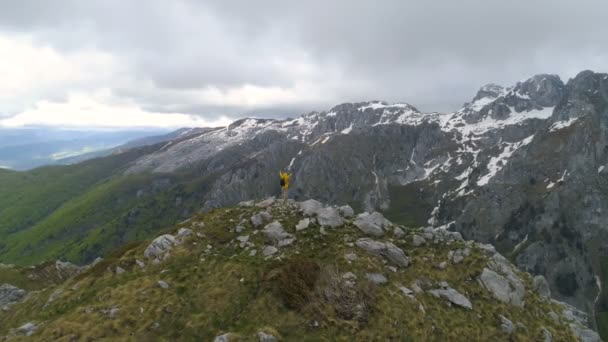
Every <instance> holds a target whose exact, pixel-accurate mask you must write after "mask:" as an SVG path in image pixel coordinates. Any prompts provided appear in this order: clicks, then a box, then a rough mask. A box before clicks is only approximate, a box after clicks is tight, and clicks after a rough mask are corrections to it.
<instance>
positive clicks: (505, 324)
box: [498, 315, 515, 335]
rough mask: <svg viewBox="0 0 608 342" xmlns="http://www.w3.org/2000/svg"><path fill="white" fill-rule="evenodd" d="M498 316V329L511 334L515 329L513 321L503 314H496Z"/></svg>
mask: <svg viewBox="0 0 608 342" xmlns="http://www.w3.org/2000/svg"><path fill="white" fill-rule="evenodd" d="M498 318H499V319H500V329H501V330H502V331H503V332H505V333H506V334H509V335H511V334H512V333H513V332H514V331H515V326H514V325H513V322H511V321H510V320H509V319H508V318H507V317H505V316H503V315H498Z"/></svg>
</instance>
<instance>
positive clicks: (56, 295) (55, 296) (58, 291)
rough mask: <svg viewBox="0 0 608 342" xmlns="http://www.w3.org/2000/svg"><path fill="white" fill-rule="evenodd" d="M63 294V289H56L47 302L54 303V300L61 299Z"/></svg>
mask: <svg viewBox="0 0 608 342" xmlns="http://www.w3.org/2000/svg"><path fill="white" fill-rule="evenodd" d="M61 294H63V290H62V289H56V290H55V291H53V293H51V295H50V296H49V300H48V301H47V304H48V303H52V302H54V301H56V300H57V299H59V297H61Z"/></svg>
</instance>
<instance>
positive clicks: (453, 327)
mask: <svg viewBox="0 0 608 342" xmlns="http://www.w3.org/2000/svg"><path fill="white" fill-rule="evenodd" d="M55 266H56V267H46V268H45V267H44V266H43V267H37V268H34V269H30V268H27V269H19V268H17V267H10V266H2V268H0V272H1V273H0V276H3V277H4V278H6V277H7V276H6V274H9V273H12V274H13V279H15V280H16V281H18V282H19V283H20V284H19V285H20V286H22V287H26V286H31V285H27V283H28V281H27V280H26V279H29V280H30V283H32V282H33V281H32V280H33V279H35V282H36V283H38V284H39V285H38V286H37V287H36V286H34V287H30V288H28V290H33V291H30V292H29V293H28V294H27V295H26V294H24V293H23V292H19V291H18V290H16V289H13V290H12V294H13V295H14V296H16V297H18V299H16V300H14V301H15V302H14V303H12V304H9V305H8V306H6V307H5V308H4V310H1V311H0V336H7V338H9V339H10V340H15V341H18V340H21V339H23V338H24V337H25V336H30V339H32V340H40V341H48V340H55V341H61V340H96V339H107V340H151V339H162V340H183V341H200V340H205V341H210V340H213V339H215V341H258V340H259V341H276V340H278V341H324V340H325V341H335V340H345V341H346V340H353V339H355V340H405V341H410V340H411V341H421V340H424V341H448V340H449V341H470V340H475V341H490V340H491V341H503V340H504V341H531V340H535V341H575V340H576V337H575V336H578V337H579V338H581V339H582V340H584V341H599V338H598V337H597V335H596V334H595V333H594V332H593V331H591V330H589V329H586V328H584V327H583V325H581V324H582V323H583V324H584V321H585V315H584V314H583V313H582V312H579V311H577V310H576V309H574V308H572V307H569V306H567V305H565V304H561V303H559V302H556V301H551V300H549V299H548V298H547V296H548V295H549V291H548V288H547V284H546V282H544V281H543V279H542V277H537V278H532V276H530V275H529V274H526V273H522V272H519V271H517V270H516V269H515V268H514V267H513V266H512V265H511V264H510V263H509V262H508V261H507V260H506V259H505V258H504V257H502V256H501V255H500V254H498V253H497V252H495V250H494V248H493V247H492V246H490V245H483V244H479V243H475V242H472V241H464V240H462V238H461V237H460V234H458V233H455V232H450V231H446V230H443V229H432V228H428V229H423V230H413V229H408V228H405V227H400V226H398V225H394V224H392V223H390V222H389V221H387V220H386V219H384V218H383V217H382V215H381V214H379V213H372V214H362V215H356V216H355V215H354V213H353V212H352V210H351V209H350V208H349V207H347V206H345V207H339V208H337V207H324V206H323V205H321V204H320V203H319V202H316V201H313V200H310V201H306V202H303V203H298V202H294V201H289V202H288V203H286V202H283V201H275V200H273V199H269V200H266V201H263V202H259V203H255V204H254V202H245V203H241V204H240V205H239V206H237V207H231V208H221V209H215V210H212V211H211V212H209V213H206V214H199V215H196V216H194V217H192V218H191V219H189V220H188V221H185V222H182V223H181V224H179V225H177V226H175V227H173V228H171V229H169V230H167V231H166V232H165V234H164V235H161V236H159V237H158V238H156V239H155V240H154V241H153V242H151V241H147V242H142V243H135V244H130V245H127V246H125V247H123V248H121V249H119V250H116V251H114V252H113V253H112V254H111V255H109V256H108V257H107V258H106V259H105V260H97V261H96V262H95V263H93V264H92V265H90V266H87V267H83V268H75V267H74V266H71V265H69V264H64V263H57V265H55ZM49 270H50V271H49ZM53 270H54V271H53ZM63 276H65V277H69V278H68V279H67V280H64V279H62V277H63ZM70 276H71V277H70ZM20 277H21V278H20ZM49 278H53V279H49ZM19 279H21V280H19ZM45 281H46V283H45V285H40V284H42V283H44V282H45ZM42 286H44V288H41V287H42ZM2 293H3V292H2V291H1V290H0V300H1V299H3V296H2V295H1V294H2ZM4 304H6V303H4ZM581 322H582V323H581Z"/></svg>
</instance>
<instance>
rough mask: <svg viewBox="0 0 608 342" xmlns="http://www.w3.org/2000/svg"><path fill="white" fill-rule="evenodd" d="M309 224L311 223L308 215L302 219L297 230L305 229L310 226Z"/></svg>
mask: <svg viewBox="0 0 608 342" xmlns="http://www.w3.org/2000/svg"><path fill="white" fill-rule="evenodd" d="M309 225H310V219H309V218H308V217H307V218H305V219H302V220H300V222H298V224H297V225H296V231H301V230H304V229H306V228H308V226H309Z"/></svg>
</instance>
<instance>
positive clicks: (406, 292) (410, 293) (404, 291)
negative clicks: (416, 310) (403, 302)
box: [399, 286, 414, 298]
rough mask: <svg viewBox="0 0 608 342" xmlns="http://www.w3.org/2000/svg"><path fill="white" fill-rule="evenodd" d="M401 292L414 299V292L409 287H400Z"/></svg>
mask: <svg viewBox="0 0 608 342" xmlns="http://www.w3.org/2000/svg"><path fill="white" fill-rule="evenodd" d="M399 290H401V292H403V294H404V295H406V296H408V297H409V298H414V291H412V290H410V289H408V288H407V287H405V286H400V287H399Z"/></svg>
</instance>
